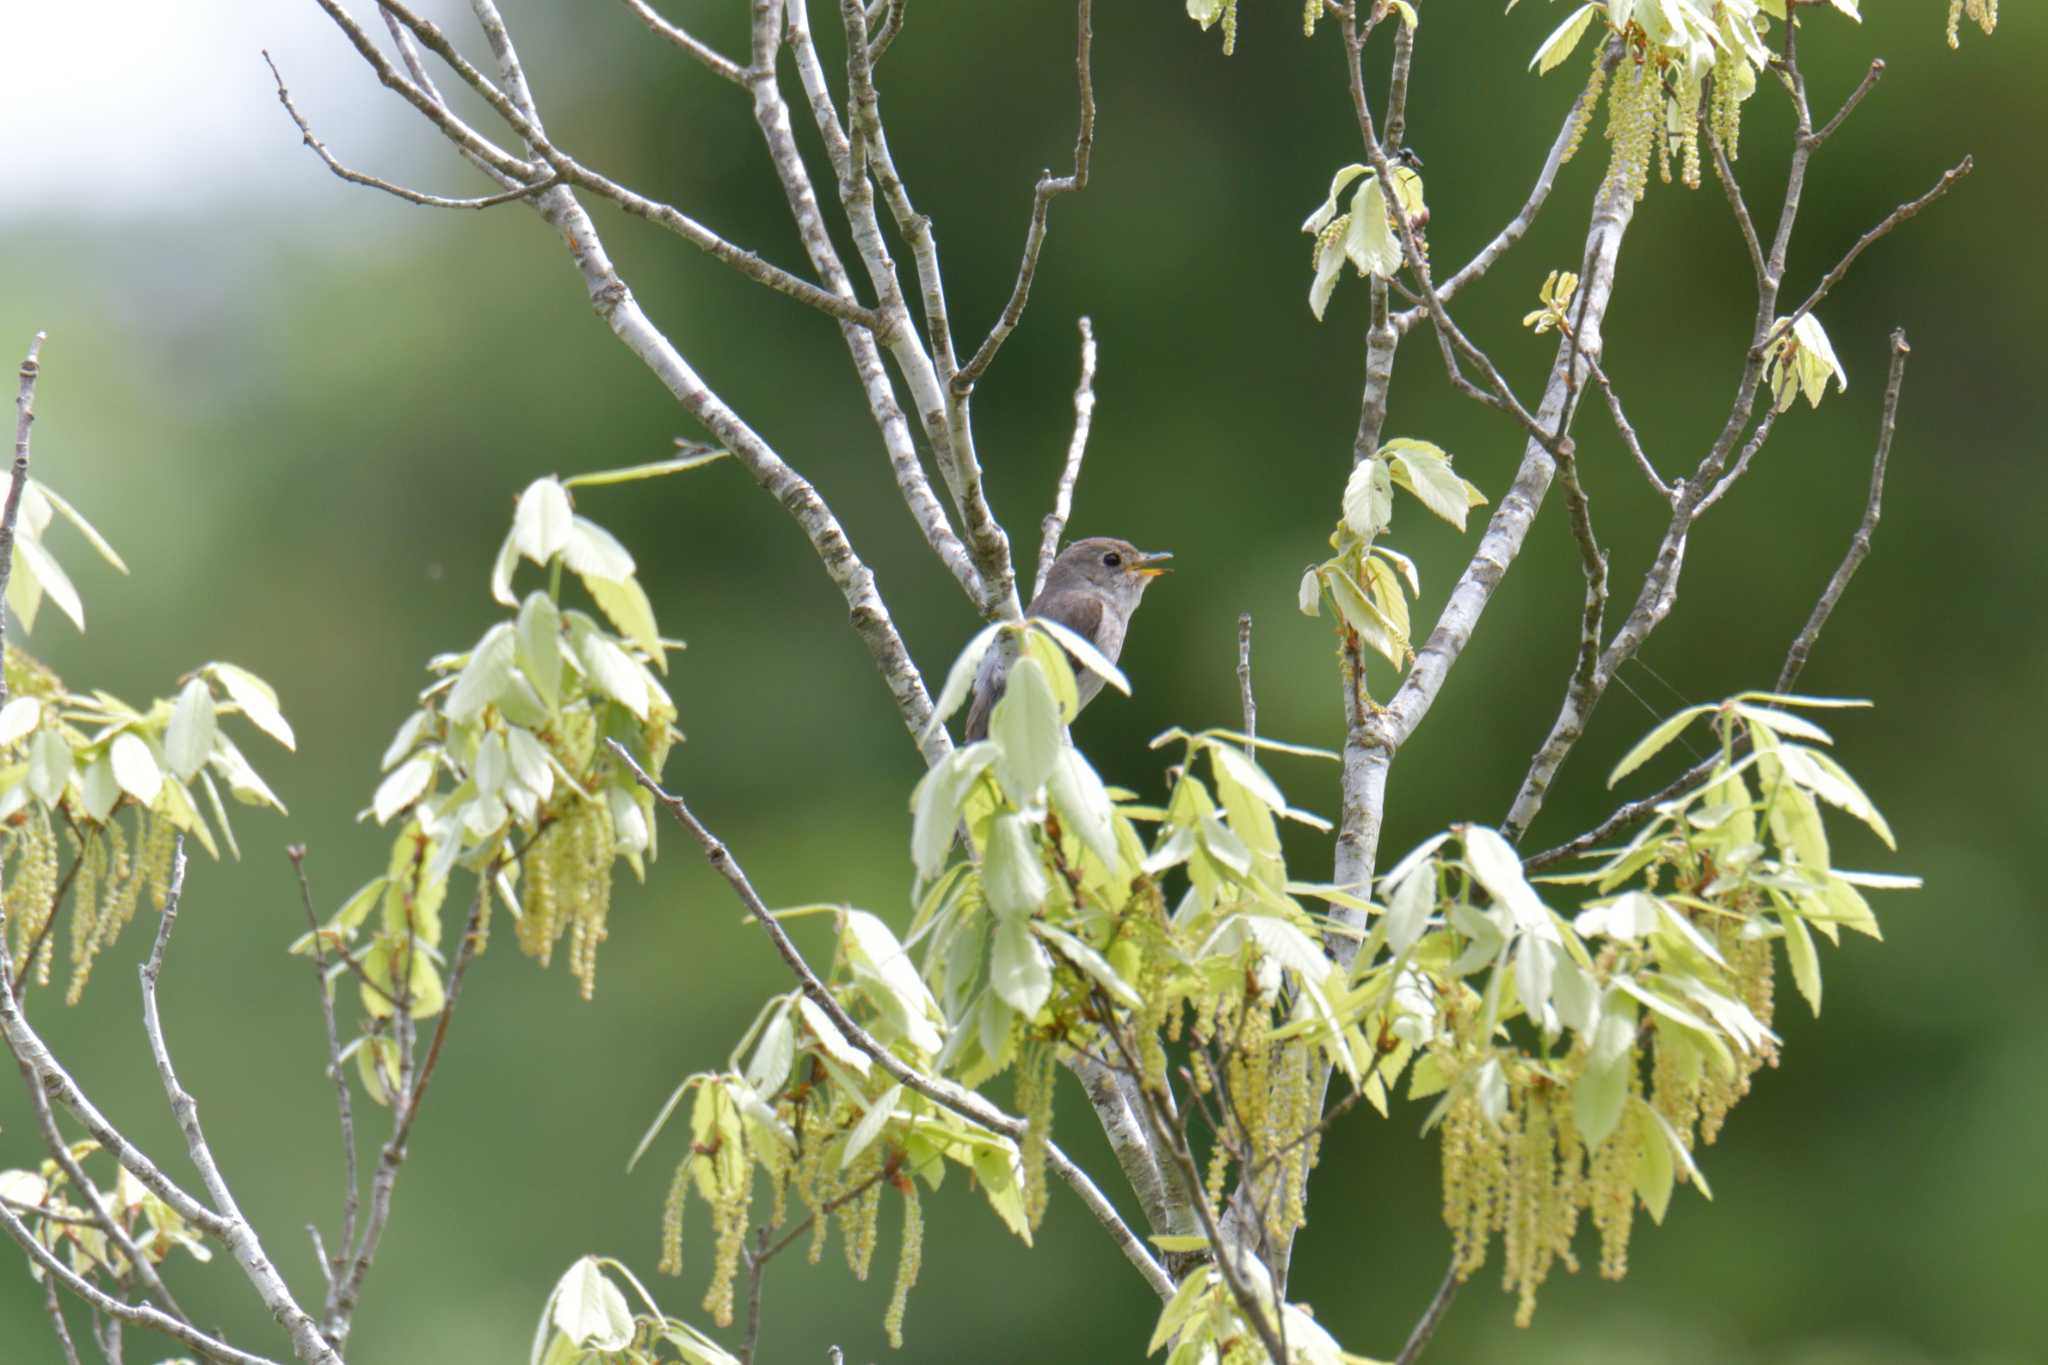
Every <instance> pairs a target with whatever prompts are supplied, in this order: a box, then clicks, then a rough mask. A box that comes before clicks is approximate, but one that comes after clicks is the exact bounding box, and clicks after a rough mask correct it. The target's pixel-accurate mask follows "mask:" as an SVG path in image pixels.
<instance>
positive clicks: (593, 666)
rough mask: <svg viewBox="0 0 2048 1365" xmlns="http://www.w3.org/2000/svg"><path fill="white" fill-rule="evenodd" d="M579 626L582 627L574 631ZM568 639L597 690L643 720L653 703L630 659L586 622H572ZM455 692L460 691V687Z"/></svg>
mask: <svg viewBox="0 0 2048 1365" xmlns="http://www.w3.org/2000/svg"><path fill="white" fill-rule="evenodd" d="M578 626H581V627H582V628H581V629H577V627H578ZM570 638H571V639H572V640H573V641H574V642H575V645H576V655H577V657H578V658H579V659H581V660H582V662H583V671H584V674H585V676H586V677H588V678H589V679H590V681H591V683H592V684H594V685H595V686H596V688H597V690H598V691H600V692H602V693H603V694H604V695H606V696H608V697H610V698H611V699H612V700H613V701H615V702H617V703H619V705H621V706H623V707H625V708H626V709H627V710H628V711H631V712H632V713H633V716H634V718H635V719H636V720H643V721H644V720H646V719H647V711H648V707H649V705H650V704H651V702H652V698H651V697H650V696H649V692H648V685H647V675H646V674H645V673H643V672H641V671H640V667H639V665H637V664H635V663H634V662H633V659H632V656H631V655H629V654H627V653H626V651H625V650H623V649H620V648H619V646H618V645H617V644H616V643H615V642H614V641H613V640H612V639H611V637H609V636H608V635H606V634H605V633H604V632H603V631H601V630H599V629H597V628H596V627H595V626H592V625H589V624H588V623H587V622H585V621H581V620H573V621H572V625H571V627H570ZM457 690H458V691H459V690H460V687H459V686H458V688H457ZM450 714H453V713H452V711H451V713H450Z"/></svg>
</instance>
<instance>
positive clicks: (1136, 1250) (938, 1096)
mask: <svg viewBox="0 0 2048 1365" xmlns="http://www.w3.org/2000/svg"><path fill="white" fill-rule="evenodd" d="M607 743H609V744H610V745H611V749H612V753H613V754H614V755H616V756H617V758H618V760H619V761H620V762H621V763H623V764H625V765H626V767H627V769H628V770H629V771H630V772H631V773H632V774H633V777H634V779H635V780H636V781H638V782H639V783H640V785H641V786H642V787H645V788H646V789H647V791H648V793H649V794H650V795H651V796H653V797H654V799H655V800H656V801H658V802H660V803H661V805H662V806H663V807H664V808H665V809H666V810H667V811H668V813H669V815H670V816H671V817H673V818H674V820H675V822H676V823H677V824H679V825H681V826H682V827H683V828H684V829H685V830H686V831H688V833H689V835H690V837H691V838H693V839H695V840H696V841H697V845H698V847H699V848H701V849H702V850H703V851H704V858H705V861H707V862H709V863H710V864H711V866H712V869H713V870H714V871H716V872H717V873H718V874H719V875H720V876H722V877H724V878H725V880H726V883H727V885H729V886H731V887H732V889H733V893H734V894H735V895H737V896H738V897H739V899H740V903H741V904H743V905H744V906H746V908H747V911H748V913H749V914H750V915H751V916H752V917H753V919H754V921H755V922H756V923H758V924H759V925H760V926H761V928H762V930H763V932H765V933H766V934H767V935H768V940H769V942H770V943H771V944H773V945H774V947H775V951H776V954H777V955H778V956H779V957H781V959H782V961H783V964H784V965H785V966H787V967H788V968H789V970H790V973H791V975H793V976H794V977H796V980H797V984H798V986H799V987H800V988H801V989H802V990H803V993H804V995H805V996H806V997H808V998H809V999H810V1001H811V1003H813V1004H815V1005H816V1006H817V1007H818V1008H819V1009H821V1010H823V1011H825V1014H826V1016H827V1017H828V1018H830V1019H831V1020H832V1022H833V1023H834V1024H836V1025H837V1026H838V1027H839V1031H840V1032H841V1033H844V1034H845V1035H846V1037H847V1039H848V1040H849V1041H851V1042H852V1043H853V1045H854V1046H855V1047H857V1048H859V1049H860V1050H861V1051H862V1052H865V1053H867V1054H868V1056H870V1057H872V1058H873V1059H874V1060H875V1062H876V1063H877V1064H879V1065H880V1066H881V1068H882V1070H884V1071H886V1072H888V1073H889V1075H890V1076H892V1077H893V1078H895V1079H896V1080H898V1081H900V1082H902V1083H903V1085H904V1086H906V1087H907V1088H909V1089H911V1090H914V1091H916V1092H917V1093H918V1094H920V1095H923V1096H924V1097H925V1098H926V1099H928V1100H930V1101H932V1102H933V1103H934V1104H937V1105H940V1106H942V1107H944V1108H946V1109H950V1110H952V1111H953V1112H954V1113H956V1114H959V1115H960V1116H961V1117H963V1118H966V1119H969V1120H971V1121H973V1122H975V1123H978V1124H980V1125H981V1126H982V1127H984V1128H987V1129H989V1130H991V1131H992V1132H997V1133H1001V1134H1002V1135H1003V1136H1004V1137H1008V1138H1012V1139H1017V1138H1021V1137H1023V1136H1024V1132H1025V1129H1026V1128H1027V1126H1028V1125H1027V1124H1026V1122H1025V1121H1024V1120H1023V1119H1020V1118H1015V1117H1013V1116H1011V1115H1009V1114H1006V1113H1004V1112H1003V1111H1002V1110H1000V1109H998V1108H996V1107H995V1106H994V1105H992V1104H990V1103H989V1102H988V1101H987V1100H985V1099H983V1098H982V1097H981V1096H980V1095H978V1094H976V1093H975V1092H973V1091H971V1090H966V1089H963V1088H962V1087H960V1086H958V1085H955V1084H954V1083H953V1082H951V1081H949V1080H946V1079H945V1078H944V1077H941V1076H932V1075H928V1074H926V1073H925V1072H922V1071H919V1070H918V1069H917V1068H915V1067H913V1066H911V1065H909V1064H908V1063H907V1062H905V1061H904V1060H903V1059H902V1058H900V1057H898V1056H897V1055H896V1054H895V1053H894V1052H893V1051H891V1050H890V1049H889V1048H887V1047H885V1046H884V1045H883V1044H882V1043H880V1042H879V1041H877V1040H876V1039H875V1037H874V1035H872V1034H870V1033H869V1032H868V1031H867V1030H866V1029H865V1028H863V1027H861V1025H860V1024H859V1023H858V1022H857V1021H855V1019H854V1017H853V1016H852V1015H850V1014H848V1013H847V1012H846V1008H845V1006H843V1005H841V1004H840V1003H839V998H838V997H837V996H835V995H834V994H832V991H831V988H830V987H828V986H827V985H826V984H825V983H824V981H823V980H821V979H820V978H819V976H818V974H817V973H816V972H815V971H813V970H812V969H811V964H810V963H809V962H807V961H805V959H804V955H803V953H802V952H800V951H799V950H798V949H797V946H796V944H795V943H794V942H792V941H791V940H790V937H789V934H788V932H787V931H785V930H784V929H783V927H782V925H781V923H780V922H778V921H777V920H776V918H775V916H774V915H772V914H771V913H769V910H768V906H767V904H766V903H765V902H764V901H762V899H761V897H760V894H759V893H758V892H756V891H755V890H754V886H753V883H751V882H749V881H748V880H747V874H746V872H745V871H744V870H742V869H741V867H740V865H739V861H738V860H737V859H736V858H734V857H733V856H732V850H731V849H729V848H727V847H726V846H725V845H724V844H723V843H721V842H720V841H719V839H718V837H717V836H716V835H714V834H712V832H711V831H710V830H709V829H707V828H705V827H704V825H703V824H702V823H701V822H700V821H699V820H698V819H697V817H696V816H695V815H693V814H692V813H691V812H690V808H689V806H688V805H686V804H685V803H684V801H683V798H681V797H680V796H675V795H672V794H671V793H669V792H667V791H665V790H663V789H662V787H661V786H660V785H659V784H658V783H656V782H655V780H654V779H653V778H652V777H650V776H648V774H647V770H646V769H644V768H642V767H641V766H640V765H639V763H638V762H636V761H635V760H634V758H633V756H632V754H630V753H628V752H627V751H626V749H625V746H623V745H621V744H620V743H619V742H618V741H616V740H610V741H607ZM1046 1162H1047V1164H1048V1165H1050V1166H1051V1167H1052V1168H1053V1170H1054V1172H1055V1173H1057V1174H1058V1175H1059V1177H1060V1178H1061V1179H1062V1180H1064V1181H1066V1182H1067V1184H1068V1185H1070V1186H1071V1187H1072V1188H1073V1190H1074V1192H1075V1193H1076V1194H1078V1195H1080V1196H1081V1202H1082V1203H1084V1204H1086V1205H1087V1206H1088V1211H1089V1212H1090V1213H1092V1214H1094V1215H1095V1219H1096V1221H1097V1222H1099V1223H1101V1224H1102V1226H1103V1229H1104V1230H1105V1231H1107V1232H1108V1233H1109V1235H1110V1239H1111V1240H1112V1241H1114V1242H1115V1243H1116V1245H1117V1249H1118V1250H1120V1251H1122V1252H1123V1254H1124V1258H1125V1259H1126V1260H1128V1261H1129V1262H1130V1263H1131V1264H1132V1265H1133V1266H1134V1267H1136V1268H1137V1270H1138V1273H1139V1274H1141V1275H1143V1276H1144V1277H1145V1282H1146V1283H1147V1284H1149V1285H1151V1286H1152V1288H1153V1290H1154V1291H1155V1292H1157V1293H1158V1294H1159V1295H1160V1297H1161V1298H1167V1297H1171V1295H1172V1294H1173V1289H1174V1286H1173V1282H1172V1281H1171V1280H1169V1279H1168V1278H1167V1276H1166V1271H1165V1270H1164V1269H1163V1268H1162V1267H1161V1266H1160V1264H1159V1262H1158V1261H1156V1260H1154V1259H1153V1257H1152V1253H1151V1252H1150V1251H1149V1250H1147V1249H1146V1247H1145V1244H1144V1243H1143V1242H1142V1241H1140V1240H1139V1238H1138V1236H1137V1234H1136V1233H1134V1232H1132V1231H1131V1229H1130V1227H1129V1225H1127V1224H1126V1223H1125V1222H1124V1221H1123V1218H1122V1216H1121V1215H1120V1214H1118V1213H1117V1211H1116V1208H1115V1206H1114V1205H1112V1204H1111V1203H1110V1202H1109V1200H1108V1199H1106V1198H1104V1197H1103V1194H1102V1191H1101V1190H1100V1189H1098V1188H1096V1185H1095V1182H1094V1181H1093V1180H1091V1179H1089V1177H1088V1174H1087V1172H1085V1171H1083V1170H1082V1169H1081V1168H1080V1167H1079V1166H1077V1165H1075V1164H1074V1162H1073V1160H1072V1159H1071V1158H1069V1157H1068V1156H1067V1154H1066V1153H1065V1152H1063V1151H1061V1150H1060V1149H1059V1147H1058V1146H1057V1145H1055V1144H1053V1143H1050V1142H1048V1143H1047V1144H1046Z"/></svg>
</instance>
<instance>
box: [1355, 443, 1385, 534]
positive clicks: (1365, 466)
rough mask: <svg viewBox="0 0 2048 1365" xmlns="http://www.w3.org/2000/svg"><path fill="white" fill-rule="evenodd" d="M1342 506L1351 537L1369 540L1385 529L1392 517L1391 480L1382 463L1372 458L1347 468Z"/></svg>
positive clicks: (1382, 461) (1381, 460) (1377, 458)
mask: <svg viewBox="0 0 2048 1365" xmlns="http://www.w3.org/2000/svg"><path fill="white" fill-rule="evenodd" d="M1343 506H1344V526H1345V529H1347V530H1349V531H1350V532H1351V533H1352V534H1353V535H1355V536H1358V537H1359V538H1361V539H1363V540H1371V539H1372V538H1373V537H1374V536H1377V535H1378V534H1379V533H1380V532H1381V531H1384V530H1386V529H1387V526H1388V524H1389V523H1390V522H1392V520H1393V517H1394V480H1393V472H1392V470H1391V469H1389V468H1388V465H1387V462H1386V461H1385V460H1383V459H1380V458H1379V457H1377V456H1374V457H1373V458H1371V459H1365V460H1359V461H1358V462H1356V463H1355V464H1353V465H1352V466H1351V477H1350V478H1348V479H1346V480H1345V481H1344V503H1343Z"/></svg>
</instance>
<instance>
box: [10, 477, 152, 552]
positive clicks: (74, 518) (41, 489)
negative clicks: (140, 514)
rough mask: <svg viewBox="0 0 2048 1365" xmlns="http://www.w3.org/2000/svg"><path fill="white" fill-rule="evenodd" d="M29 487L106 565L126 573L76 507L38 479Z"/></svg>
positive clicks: (108, 546) (109, 548)
mask: <svg viewBox="0 0 2048 1365" xmlns="http://www.w3.org/2000/svg"><path fill="white" fill-rule="evenodd" d="M29 487H30V488H32V489H34V490H35V491H36V492H37V493H40V494H42V496H43V498H44V500H45V501H47V502H48V503H49V505H50V506H51V507H53V508H55V509H56V510H57V515H59V516H61V517H63V518H64V520H66V521H68V522H70V523H71V524H72V526H73V527H75V528H77V531H78V534H80V535H82V536H84V537H85V539H86V543H87V544H89V545H91V546H92V548H93V549H95V550H97V551H98V552H99V556H100V558H101V559H104V560H106V561H107V563H109V564H111V565H113V566H114V567H115V568H116V569H119V570H120V571H121V572H122V573H127V572H128V566H127V565H126V564H124V563H122V562H121V556H120V555H118V554H116V553H114V547H113V546H112V545H110V544H108V543H107V538H106V537H105V536H103V535H101V534H100V533H99V531H98V530H96V529H95V528H94V527H93V524H92V523H91V522H89V521H87V520H86V519H85V518H84V517H82V516H80V515H79V513H78V509H77V508H76V507H73V506H72V505H71V504H70V503H68V502H66V501H65V500H64V499H63V498H62V497H60V496H58V493H57V490H56V489H54V488H52V487H50V485H48V484H46V483H44V482H42V481H41V480H40V479H30V480H29Z"/></svg>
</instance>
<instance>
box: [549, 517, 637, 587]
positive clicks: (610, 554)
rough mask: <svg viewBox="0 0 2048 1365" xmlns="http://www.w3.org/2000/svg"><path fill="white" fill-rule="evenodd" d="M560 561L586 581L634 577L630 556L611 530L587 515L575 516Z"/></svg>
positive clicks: (617, 579)
mask: <svg viewBox="0 0 2048 1365" xmlns="http://www.w3.org/2000/svg"><path fill="white" fill-rule="evenodd" d="M562 562H563V563H564V564H567V565H568V566H569V568H570V570H571V571H573V572H574V573H575V574H576V575H577V576H578V577H579V578H582V579H584V580H585V581H586V582H587V581H588V580H590V579H592V578H609V579H612V580H613V581H615V582H616V581H620V580H623V579H628V578H631V577H632V576H633V556H632V555H630V554H628V553H627V552H626V547H625V546H623V545H621V544H619V542H618V540H617V538H616V537H614V536H613V535H612V533H611V532H610V531H607V530H605V529H604V527H602V526H599V525H598V524H597V523H596V522H594V521H592V520H591V519H590V518H588V517H575V518H572V519H571V520H570V522H569V531H568V535H567V537H566V538H565V539H564V541H563V544H562Z"/></svg>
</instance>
